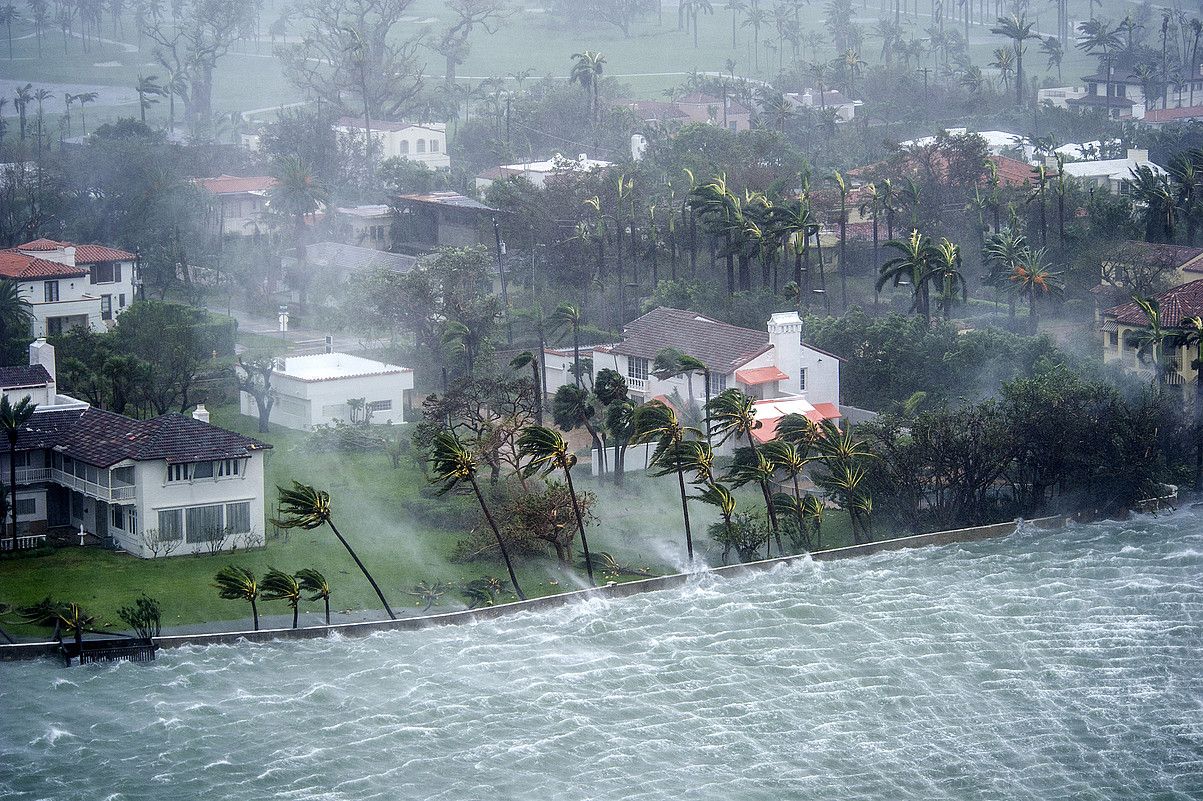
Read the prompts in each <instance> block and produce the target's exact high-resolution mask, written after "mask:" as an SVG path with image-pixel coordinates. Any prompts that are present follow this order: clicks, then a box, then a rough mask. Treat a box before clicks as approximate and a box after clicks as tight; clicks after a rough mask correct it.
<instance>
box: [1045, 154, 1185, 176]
mask: <svg viewBox="0 0 1203 801" xmlns="http://www.w3.org/2000/svg"><path fill="white" fill-rule="evenodd" d="M1142 165H1143V166H1146V167H1148V168H1149V169H1151V170H1152V171H1153V172H1154V173H1156V174H1158V175H1165V174H1166V172H1165V170H1164V169H1162V168H1161V167H1160V166H1159V165H1157V164H1154V163H1153V162H1151V161H1149V153H1148V151H1139V150H1129V151H1128V155H1127V157H1125V158H1122V159H1100V160H1098V161H1067V162H1065V174H1066V175H1072V176H1073V177H1074V178H1103V177H1106V178H1111V179H1113V180H1127V179H1129V178H1131V177H1132V170H1134V169H1136V168H1137V167H1139V166H1142Z"/></svg>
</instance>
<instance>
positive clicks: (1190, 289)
mask: <svg viewBox="0 0 1203 801" xmlns="http://www.w3.org/2000/svg"><path fill="white" fill-rule="evenodd" d="M1157 303H1158V305H1159V308H1160V313H1161V325H1162V326H1164V327H1166V328H1176V327H1177V326H1179V325H1181V324H1182V321H1183V320H1185V319H1186V318H1188V317H1199V316H1203V279H1199V280H1198V281H1191V282H1190V283H1189V284H1182V285H1181V286H1176V287H1174V288H1173V289H1171V290H1170V291H1168V292H1163V293H1161V294H1160V295H1158V296H1157ZM1104 316H1106V317H1108V318H1112V319H1114V320H1115V321H1116V322H1118V323H1123V324H1124V325H1131V326H1138V327H1142V328H1143V327H1147V326H1148V324H1149V320H1148V318H1147V317H1145V314H1144V312H1143V311H1141V308H1140V306H1138V305H1136V303H1135V302H1132V303H1123V304H1120V305H1119V306H1113V307H1112V308H1110V309H1108V310H1107V311H1106V312H1105V313H1104Z"/></svg>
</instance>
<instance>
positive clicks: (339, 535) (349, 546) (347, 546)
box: [326, 479, 487, 620]
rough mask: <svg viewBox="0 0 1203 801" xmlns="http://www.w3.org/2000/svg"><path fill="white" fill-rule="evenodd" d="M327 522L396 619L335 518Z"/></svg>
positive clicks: (391, 616) (389, 614)
mask: <svg viewBox="0 0 1203 801" xmlns="http://www.w3.org/2000/svg"><path fill="white" fill-rule="evenodd" d="M473 486H475V479H474V480H473ZM479 494H480V491H479V490H477V495H479ZM481 503H482V505H483V503H484V502H483V501H481ZM486 514H487V512H486ZM326 524H327V525H329V526H330V530H331V531H333V532H334V536H336V537H338V541H339V542H341V543H342V545H343V547H344V548H346V549H347V553H349V554H351V558H352V559H354V560H355V564H356V565H358V566H359V570H360V572H362V573H363V577H364V578H366V579H367V580H368V583H369V584H371V585H372V589H373V590H375V591H376V597H377V598H379V599H380V603H382V604H384V611H386V612H388V616H389V618H391V619H392V620H396V619H397V616H396V615H395V614H393V608H392V607H391V606H389V605H388V601H386V600H384V593H383V592H381V591H380V585H378V584H377V583H376V579H374V578H372V574H371V573H369V572H368V569H367V568H366V567H364V565H363V562H361V561H359V556H358V555H357V554H356V553H355V549H353V548H352V547H351V544H350V543H349V542H347V540H346V539H345V538H344V537H343V535H342V534H341V533H340V532H339V530H338V529H337V528H335V527H334V521H333V520H326Z"/></svg>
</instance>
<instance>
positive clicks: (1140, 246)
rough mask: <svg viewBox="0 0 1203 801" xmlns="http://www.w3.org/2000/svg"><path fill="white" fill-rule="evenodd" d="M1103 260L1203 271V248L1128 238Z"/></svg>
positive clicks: (1187, 270) (1194, 271) (1192, 271)
mask: <svg viewBox="0 0 1203 801" xmlns="http://www.w3.org/2000/svg"><path fill="white" fill-rule="evenodd" d="M1103 260H1104V262H1108V263H1116V262H1118V263H1121V264H1122V263H1126V262H1140V263H1142V264H1154V265H1161V266H1165V267H1171V268H1173V269H1177V270H1185V271H1186V272H1190V273H1200V272H1203V248H1196V247H1191V246H1189V245H1168V244H1165V243H1163V242H1139V241H1136V240H1128V241H1126V242H1123V243H1121V244H1120V245H1119V246H1118V247H1115V248H1113V249H1112V251H1111V252H1110V254H1108V255H1107V256H1104V258H1103Z"/></svg>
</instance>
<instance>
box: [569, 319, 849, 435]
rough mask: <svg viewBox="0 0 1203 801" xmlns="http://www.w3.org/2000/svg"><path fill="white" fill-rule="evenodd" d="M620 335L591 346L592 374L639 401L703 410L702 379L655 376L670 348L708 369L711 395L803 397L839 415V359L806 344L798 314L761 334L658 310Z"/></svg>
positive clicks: (829, 414) (831, 414)
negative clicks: (616, 377)
mask: <svg viewBox="0 0 1203 801" xmlns="http://www.w3.org/2000/svg"><path fill="white" fill-rule="evenodd" d="M622 333H623V338H622V341H621V342H618V343H616V344H614V345H599V346H596V347H594V348H593V371H594V375H596V374H597V372H598V371H599V370H602V369H605V368H610V369H614V370H617V371H618V372H619V373H621V374H622V375H623V376H624V377H625V378H626V381H627V386H628V388H629V389H630V392H631V395H632V396H633V397H634V398H635V399H636V400H642V401H647V400H651V399H653V398H657V397H663V398H670V399H671V398H672V397H673V396H674V395H675V396H676V397H678V398H680V399H681V400H682V401H683V402H684V403H685V404H687V405H691V406H694V407H696V408H699V409H700V408H701V407H702V405H703V404H704V403H705V401H706V397H707V387H706V381H705V379H704V377H703V375H702V374H690V375H682V376H663V377H660V376H657V375H656V374H655V373H654V370H653V368H654V364H655V360H656V355H657V354H658V353H660V352H661V351H663V350H665V349H673V350H676V351H679V352H681V353H683V354H686V355H689V356H692V357H693V358H695V359H697V360H698V361H700V362H701V363H702V364H704V365H705V366H706V367H707V368H708V370H709V373H710V387H709V395H710V396H711V397H713V396H714V395H717V394H718V393H720V392H722V391H723V390H725V389H728V388H730V387H738V388H739V389H741V390H743V391H744V392H746V393H747V394H749V395H751V396H752V397H753V398H756V399H758V400H771V399H775V398H785V397H800V398H802V399H804V400H805V401H807V402H808V403H810V404H811V405H812V406H814V407H815V408H816V409H819V410H820V411H823V412H826V415H825V416H826V417H832V418H833V417H838V416H839V401H840V359H839V357H838V356H835V355H834V354H831V353H828V352H827V351H824V350H820V349H819V348H816V347H814V346H813V345H810V344H807V343H805V342H803V340H802V321H801V319H799V317H798V314H797V313H796V312H782V313H778V314H774V315H773V316H772V318H770V319H769V321H768V324H767V326H766V330H764V331H757V330H754V329H751V328H740V327H739V326H734V325H730V324H729V323H723V322H719V321H718V320H713V319H711V318H709V317H706V316H704V315H701V314H698V313H697V312H692V311H686V310H684V309H669V308H665V307H663V306H661V307H659V308H656V309H653V310H651V311H650V312H648V313H647V314H645V315H643V316H642V317H638V318H636V319H635V320H632V321H631V322H629V323H627V324H626V326H625V327H624V328H623V332H622ZM568 358H569V359H571V354H569V356H568Z"/></svg>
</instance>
